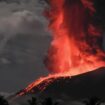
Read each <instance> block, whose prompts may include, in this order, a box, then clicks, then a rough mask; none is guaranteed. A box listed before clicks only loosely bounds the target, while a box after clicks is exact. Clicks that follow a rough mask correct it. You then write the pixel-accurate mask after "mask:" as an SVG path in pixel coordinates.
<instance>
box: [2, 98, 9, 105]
mask: <svg viewBox="0 0 105 105" xmlns="http://www.w3.org/2000/svg"><path fill="white" fill-rule="evenodd" d="M0 105H9V103H8V101H7V100H6V99H4V97H3V96H0Z"/></svg>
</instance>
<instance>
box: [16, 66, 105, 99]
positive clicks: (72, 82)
mask: <svg viewBox="0 0 105 105" xmlns="http://www.w3.org/2000/svg"><path fill="white" fill-rule="evenodd" d="M51 79H53V82H52V83H51V84H49V85H48V86H47V87H46V89H45V90H43V91H41V90H40V87H42V86H44V85H46V81H48V80H45V81H43V82H42V83H40V84H39V85H37V86H35V87H33V88H32V89H31V90H30V91H28V92H27V93H26V95H32V94H33V95H36V96H37V95H38V96H40V97H54V98H62V94H65V96H69V97H70V98H71V99H74V100H75V99H76V100H77V99H83V98H87V97H92V96H98V97H105V91H104V89H105V68H99V69H97V70H95V71H91V72H88V73H84V74H80V75H77V76H73V77H71V78H70V77H66V78H63V77H59V78H57V79H55V80H54V78H50V79H49V81H51ZM21 91H23V90H21ZM21 91H20V92H18V93H16V95H17V94H19V93H21Z"/></svg>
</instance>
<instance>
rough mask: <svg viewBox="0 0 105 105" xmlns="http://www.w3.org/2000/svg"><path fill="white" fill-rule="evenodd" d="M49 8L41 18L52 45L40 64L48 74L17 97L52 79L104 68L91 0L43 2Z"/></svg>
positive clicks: (98, 30) (104, 57)
mask: <svg viewBox="0 0 105 105" xmlns="http://www.w3.org/2000/svg"><path fill="white" fill-rule="evenodd" d="M46 1H47V3H48V4H49V7H48V8H47V9H46V10H45V16H46V17H47V18H48V20H49V30H50V31H51V33H52V42H51V46H50V48H49V50H48V55H47V56H46V59H45V60H44V63H45V65H46V67H47V68H48V70H49V71H50V72H51V74H50V75H48V76H46V77H41V78H40V79H38V80H36V81H35V82H33V83H32V84H30V85H29V86H28V87H26V88H25V89H24V90H22V91H21V92H20V93H18V94H19V95H24V94H26V93H28V92H31V91H32V89H33V88H35V87H38V86H39V85H40V84H42V83H44V85H43V86H41V87H40V90H43V89H45V88H46V86H47V85H48V84H49V83H51V82H53V81H54V80H56V79H58V78H60V77H63V78H67V77H71V76H74V75H79V74H82V73H86V72H89V71H93V70H95V69H97V68H100V67H104V66H105V53H104V51H103V49H102V38H103V36H102V34H103V30H102V28H101V26H99V25H97V24H96V21H94V18H95V17H94V14H95V12H96V10H95V8H94V2H93V0H46Z"/></svg>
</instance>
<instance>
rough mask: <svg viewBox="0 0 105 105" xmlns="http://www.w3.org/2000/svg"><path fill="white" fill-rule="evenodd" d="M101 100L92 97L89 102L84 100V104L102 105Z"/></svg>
mask: <svg viewBox="0 0 105 105" xmlns="http://www.w3.org/2000/svg"><path fill="white" fill-rule="evenodd" d="M101 102H102V101H101V100H100V99H99V98H97V97H92V98H90V99H89V100H84V101H83V103H84V104H85V105H100V104H101Z"/></svg>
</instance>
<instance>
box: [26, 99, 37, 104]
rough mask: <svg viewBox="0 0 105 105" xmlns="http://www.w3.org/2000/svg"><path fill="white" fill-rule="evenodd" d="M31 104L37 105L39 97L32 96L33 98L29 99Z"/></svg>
mask: <svg viewBox="0 0 105 105" xmlns="http://www.w3.org/2000/svg"><path fill="white" fill-rule="evenodd" d="M28 103H29V105H37V99H36V98H35V97H32V99H31V100H28Z"/></svg>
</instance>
